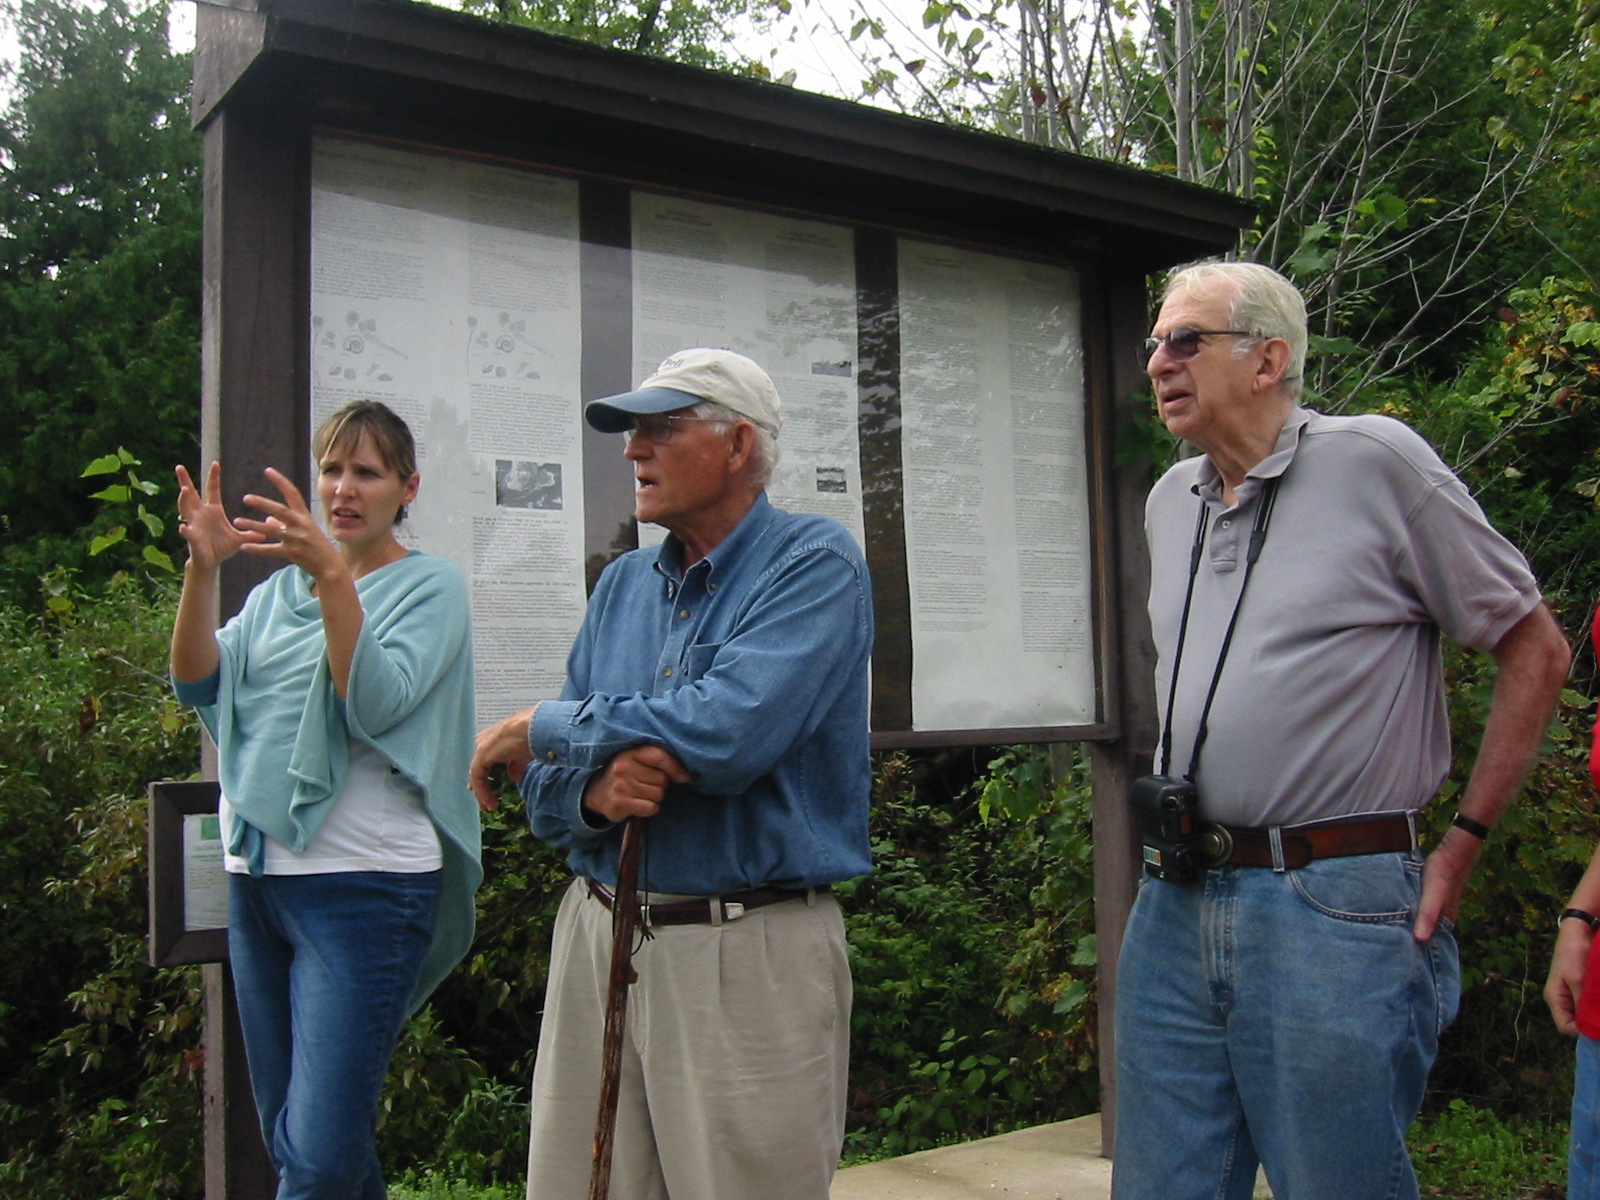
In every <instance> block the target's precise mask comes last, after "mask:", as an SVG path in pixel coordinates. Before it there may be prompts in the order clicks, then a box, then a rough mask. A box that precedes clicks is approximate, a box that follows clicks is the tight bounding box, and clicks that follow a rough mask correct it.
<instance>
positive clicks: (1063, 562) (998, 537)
mask: <svg viewBox="0 0 1600 1200" xmlns="http://www.w3.org/2000/svg"><path fill="white" fill-rule="evenodd" d="M899 270H900V338H901V342H900V353H901V415H902V419H903V429H904V434H903V437H902V459H903V467H904V472H905V519H906V553H907V573H908V575H909V583H910V593H911V630H912V656H913V668H912V680H911V687H912V696H911V705H912V724H913V727H914V728H916V729H1001V728H1008V727H1019V726H1050V725H1078V724H1086V723H1089V722H1092V721H1093V720H1094V719H1095V712H1094V696H1095V692H1094V640H1093V635H1092V629H1091V623H1090V557H1089V556H1090V542H1089V535H1090V527H1089V507H1088V487H1087V479H1086V458H1085V441H1084V429H1083V420H1084V382H1083V346H1082V332H1081V331H1082V322H1081V318H1080V310H1079V287H1078V277H1077V274H1076V273H1075V272H1073V271H1071V270H1068V269H1064V268H1061V267H1055V266H1047V265H1043V264H1039V263H1030V262H1023V261H1018V260H1015V259H1007V258H1000V257H996V256H991V255H985V254H979V253H975V252H972V251H968V250H962V249H957V248H953V247H947V246H935V245H930V244H927V243H921V242H914V241H908V240H902V241H901V243H900V252H899Z"/></svg>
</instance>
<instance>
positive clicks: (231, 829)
mask: <svg viewBox="0 0 1600 1200" xmlns="http://www.w3.org/2000/svg"><path fill="white" fill-rule="evenodd" d="M312 449H313V453H314V455H315V459H316V462H317V465H318V471H317V485H316V490H317V499H318V500H319V502H320V506H321V509H322V514H323V519H324V522H325V523H326V527H327V532H326V533H324V531H323V529H322V528H320V527H319V526H318V524H317V521H316V519H315V518H314V517H313V516H312V514H311V512H310V510H309V508H308V507H307V505H306V502H305V499H304V498H303V497H302V495H301V493H300V491H299V489H297V488H296V487H295V486H294V484H293V483H292V482H291V481H290V480H289V479H288V477H287V476H285V475H283V474H282V473H281V472H278V471H275V470H272V469H270V468H269V469H268V470H267V472H266V476H267V479H268V481H269V482H270V483H271V484H272V485H273V486H274V487H275V488H276V489H277V490H278V492H279V493H280V494H281V496H282V499H281V500H273V499H270V498H268V497H265V496H256V495H247V496H245V498H244V502H245V504H246V505H248V506H249V507H250V508H252V509H255V510H257V511H258V512H259V513H260V514H261V515H260V516H259V517H238V518H235V519H233V520H231V521H230V520H229V519H228V517H227V515H226V513H225V512H224V511H223V507H222V504H221V502H220V500H219V498H218V491H219V489H220V486H221V479H222V472H221V468H220V467H219V466H218V464H216V463H213V464H212V465H211V469H210V472H209V474H208V476H207V480H206V487H205V494H204V495H203V496H202V495H201V494H200V492H199V491H198V490H197V489H196V488H195V486H194V483H193V482H192V481H191V480H190V478H189V474H188V472H187V471H186V470H185V469H184V468H183V467H181V466H180V467H178V468H177V474H178V484H179V493H178V514H179V517H180V520H181V522H182V523H181V524H180V526H179V530H180V532H181V533H182V534H183V537H184V540H185V541H186V542H187V543H188V546H189V561H188V563H187V565H186V566H185V568H184V583H183V595H182V597H181V599H180V600H179V603H178V617H177V622H176V625H175V626H174V628H173V633H172V677H173V681H174V683H175V685H176V688H177V692H178V696H179V698H180V699H181V700H183V701H184V702H186V703H189V704H193V705H194V706H195V707H196V708H197V709H198V710H199V713H200V716H201V719H202V720H203V722H204V723H205V726H206V728H207V730H208V731H209V732H210V734H211V736H212V738H213V739H214V740H215V741H216V743H217V748H218V763H219V772H218V773H219V775H220V776H221V784H222V797H223V799H222V821H223V836H224V842H225V845H226V863H225V865H226V866H227V869H228V872H229V904H230V911H229V925H228V947H229V958H230V962H231V964H232V968H233V976H234V981H235V984H236V987H237V991H238V1003H239V1017H240V1023H241V1025H242V1027H243V1030H244V1039H245V1053H246V1057H247V1058H248V1060H249V1065H250V1080H251V1087H252V1090H253V1091H254V1094H255V1100H256V1109H257V1111H258V1113H259V1115H260V1118H261V1130H262V1136H263V1138H264V1140H265V1142H266V1146H267V1150H268V1153H269V1154H270V1156H271V1158H272V1162H273V1165H274V1166H275V1167H276V1168H277V1171H278V1177H279V1185H278V1200H335V1198H337V1200H352V1198H357V1200H383V1197H384V1195H385V1189H384V1183H383V1176H382V1174H381V1171H380V1169H379V1166H378V1160H377V1155H376V1151H375V1149H374V1145H373V1132H374V1128H375V1125H376V1117H377V1106H378V1099H379V1093H380V1091H381V1089H382V1086H383V1079H384V1075H385V1073H386V1071H387V1067H388V1062H389V1058H390V1056H391V1054H392V1053H393V1051H394V1046H395V1043H396V1041H397V1040H398V1038H399V1034H400V1028H401V1025H402V1024H403V1023H404V1021H405V1019H406V1017H407V1016H408V1015H409V1014H410V1013H411V1012H412V1011H414V1010H415V1009H416V1008H417V1007H418V1006H419V1005H420V1004H421V1003H422V1001H423V1000H424V999H425V998H426V997H427V995H428V993H429V992H430V991H432V989H433V987H434V985H435V984H437V983H438V982H439V980H440V979H441V978H443V976H444V975H445V973H446V972H447V971H449V970H450V968H451V967H452V966H453V965H454V964H455V963H456V962H457V961H458V960H459V959H460V958H461V956H462V955H463V954H464V953H465V952H466V950H467V947H468V945H469V943H470V942H471V940H472V920H473V893H474V891H475V890H476V888H477V885H478V881H479V879H480V878H481V877H482V870H481V868H480V866H479V835H478V816H477V809H476V807H475V806H474V803H473V801H472V798H471V795H470V793H469V792H468V791H467V768H468V763H469V761H470V759H471V755H472V739H473V730H474V724H475V722H474V712H473V700H472V634H471V626H470V615H469V608H468V598H467V590H466V586H465V584H464V583H463V581H462V579H461V576H460V574H459V572H457V571H456V569H455V568H454V567H453V566H451V565H450V564H449V563H448V562H446V561H445V560H443V559H440V558H436V557H433V556H431V555H426V554H420V553H417V552H415V551H408V550H407V549H406V548H405V547H404V546H402V545H401V544H400V542H399V541H397V540H396V538H395V536H394V527H395V525H396V524H397V523H398V522H399V521H400V520H401V519H403V517H404V514H405V506H406V505H408V504H409V503H410V502H411V501H412V500H413V499H414V498H415V496H416V494H417V485H418V476H417V470H416V450H415V446H414V443H413V441H412V438H411V433H410V430H408V429H407V428H406V425H405V423H404V422H403V421H401V420H400V418H399V417H397V416H395V415H394V413H392V412H391V411H390V410H389V409H388V408H386V407H385V406H383V405H382V404H378V403H376V402H373V401H358V402H356V403H354V404H351V405H348V406H346V407H345V408H343V409H341V410H340V411H339V412H337V413H335V414H334V415H333V417H331V418H330V419H329V420H328V422H327V423H326V424H324V425H323V426H322V428H321V429H320V430H319V431H318V433H317V436H316V439H315V441H314V444H313V447H312ZM237 553H244V554H255V555H266V556H269V557H275V558H282V559H285V560H287V563H288V565H287V566H285V567H284V568H283V569H282V570H280V571H278V572H276V573H275V574H273V575H272V576H271V577H269V578H268V579H267V580H266V581H265V582H263V583H262V584H260V585H259V586H258V587H256V588H255V589H254V590H253V591H252V592H251V593H250V595H249V597H248V598H247V599H246V600H245V604H244V608H243V610H242V611H241V612H240V613H239V614H238V615H237V616H235V617H234V618H233V619H232V620H230V621H229V622H228V623H227V625H226V626H224V628H222V629H221V630H220V631H217V632H215V633H213V631H212V628H211V613H212V611H213V610H214V608H215V600H216V592H217V577H218V574H219V572H220V569H221V566H222V564H223V563H224V562H225V561H227V560H228V559H229V558H231V557H233V555H234V554H237Z"/></svg>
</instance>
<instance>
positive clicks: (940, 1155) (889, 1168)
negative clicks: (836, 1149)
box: [829, 1113, 1111, 1200]
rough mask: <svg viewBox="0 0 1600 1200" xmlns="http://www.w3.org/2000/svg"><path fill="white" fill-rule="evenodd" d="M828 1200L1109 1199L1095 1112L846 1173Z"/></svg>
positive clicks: (836, 1181) (1108, 1163)
mask: <svg viewBox="0 0 1600 1200" xmlns="http://www.w3.org/2000/svg"><path fill="white" fill-rule="evenodd" d="M829 1195H830V1197H831V1200H979V1198H980V1197H982V1198H983V1200H995V1198H996V1197H1002V1196H1003V1197H1006V1200H1022V1198H1026V1200H1107V1197H1109V1196H1110V1195H1111V1160H1110V1159H1109V1158H1101V1157H1100V1114H1099V1113H1091V1114H1090V1115H1089V1116H1086V1117H1077V1118H1075V1119H1074V1120H1071V1121H1058V1122H1057V1123H1056V1124H1054V1125H1039V1126H1036V1127H1034V1128H1033V1129H1019V1130H1017V1131H1016V1132H1015V1133H1003V1134H1001V1135H1000V1136H999V1137H992V1138H984V1139H982V1140H981V1141H976V1142H967V1143H965V1144H964V1145H960V1146H941V1147H939V1149H937V1150H923V1151H920V1152H918V1153H916V1154H907V1155H905V1156H903V1157H901V1158H891V1159H886V1160H885V1161H883V1162H875V1163H868V1164H867V1165H866V1166H864V1167H847V1168H846V1169H845V1170H843V1171H840V1172H839V1173H838V1175H836V1176H834V1180H833V1189H832V1191H831V1192H830V1193H829Z"/></svg>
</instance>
